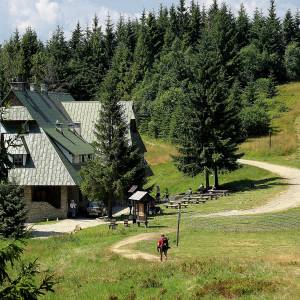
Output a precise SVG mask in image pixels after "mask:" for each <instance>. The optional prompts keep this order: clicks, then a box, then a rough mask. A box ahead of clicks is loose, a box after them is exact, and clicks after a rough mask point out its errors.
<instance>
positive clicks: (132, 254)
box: [111, 232, 159, 261]
mask: <svg viewBox="0 0 300 300" xmlns="http://www.w3.org/2000/svg"><path fill="white" fill-rule="evenodd" d="M158 236H159V234H158V233H157V232H155V233H143V234H139V235H135V236H132V237H129V238H127V239H125V240H123V241H120V242H118V243H116V244H114V245H113V246H112V248H111V250H112V252H114V253H116V254H118V255H121V256H123V257H125V258H128V259H144V260H148V261H159V257H158V256H156V255H152V254H148V253H144V252H141V251H138V250H134V249H130V247H129V248H128V246H129V245H132V244H136V243H138V242H141V241H149V240H153V239H155V238H157V237H158Z"/></svg>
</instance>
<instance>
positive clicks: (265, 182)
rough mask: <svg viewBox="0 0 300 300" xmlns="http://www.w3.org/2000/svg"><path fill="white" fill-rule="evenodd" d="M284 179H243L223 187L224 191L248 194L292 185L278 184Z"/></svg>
mask: <svg viewBox="0 0 300 300" xmlns="http://www.w3.org/2000/svg"><path fill="white" fill-rule="evenodd" d="M283 179H284V178H282V177H270V178H265V179H259V180H251V179H243V180H236V181H232V182H228V183H225V184H223V185H222V189H223V188H224V189H228V190H230V191H232V192H246V191H253V190H264V189H269V188H271V187H273V186H286V185H290V184H288V183H283V182H278V180H283Z"/></svg>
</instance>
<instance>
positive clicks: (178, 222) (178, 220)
mask: <svg viewBox="0 0 300 300" xmlns="http://www.w3.org/2000/svg"><path fill="white" fill-rule="evenodd" d="M180 217H181V204H180V203H178V218H177V234H176V246H177V247H178V244H179V226H180Z"/></svg>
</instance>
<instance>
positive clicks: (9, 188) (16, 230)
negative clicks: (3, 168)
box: [0, 181, 27, 238]
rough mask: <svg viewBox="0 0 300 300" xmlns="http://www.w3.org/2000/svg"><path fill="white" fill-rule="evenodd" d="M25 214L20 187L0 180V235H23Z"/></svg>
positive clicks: (15, 236)
mask: <svg viewBox="0 0 300 300" xmlns="http://www.w3.org/2000/svg"><path fill="white" fill-rule="evenodd" d="M26 214H27V210H26V208H25V203H24V198H23V191H22V188H21V187H20V186H17V185H15V184H12V183H8V182H5V181H2V182H0V236H3V237H6V238H8V237H12V238H21V237H24V236H25V235H26V230H25V221H26Z"/></svg>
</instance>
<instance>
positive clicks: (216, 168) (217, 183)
mask: <svg viewBox="0 0 300 300" xmlns="http://www.w3.org/2000/svg"><path fill="white" fill-rule="evenodd" d="M214 171H215V188H216V189H217V188H218V187H219V177H218V167H217V166H215V168H214Z"/></svg>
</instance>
